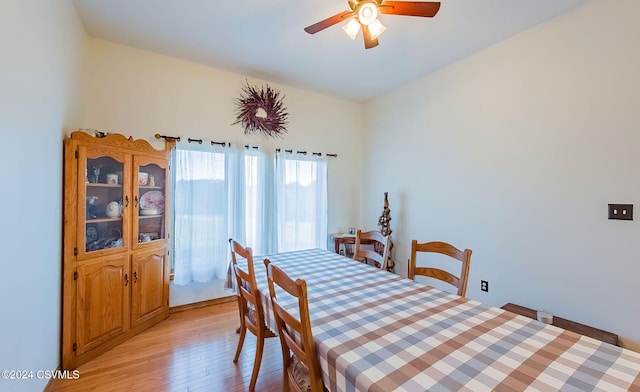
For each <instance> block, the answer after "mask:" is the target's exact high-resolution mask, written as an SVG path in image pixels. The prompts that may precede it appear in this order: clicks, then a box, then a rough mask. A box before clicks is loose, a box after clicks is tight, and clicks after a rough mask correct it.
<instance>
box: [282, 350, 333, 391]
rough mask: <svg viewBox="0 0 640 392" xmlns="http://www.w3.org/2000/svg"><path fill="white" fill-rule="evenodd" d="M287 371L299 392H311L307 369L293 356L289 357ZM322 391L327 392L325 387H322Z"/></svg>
mask: <svg viewBox="0 0 640 392" xmlns="http://www.w3.org/2000/svg"><path fill="white" fill-rule="evenodd" d="M289 371H290V373H291V375H292V376H293V379H294V380H295V381H296V384H297V385H298V387H299V388H300V389H301V390H303V391H307V392H311V378H310V377H309V368H307V365H305V364H304V363H302V362H300V361H299V360H298V358H296V356H295V355H292V356H291V364H290V365H289ZM323 389H324V390H325V391H328V389H327V388H326V387H325V386H323Z"/></svg>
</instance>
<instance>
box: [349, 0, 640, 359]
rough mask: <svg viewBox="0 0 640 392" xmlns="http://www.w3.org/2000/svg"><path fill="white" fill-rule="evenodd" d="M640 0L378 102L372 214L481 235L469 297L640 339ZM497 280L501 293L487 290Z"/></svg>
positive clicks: (369, 190) (403, 255) (634, 342)
mask: <svg viewBox="0 0 640 392" xmlns="http://www.w3.org/2000/svg"><path fill="white" fill-rule="evenodd" d="M638 14H640V2H638V1H636V0H618V1H605V0H594V1H591V2H589V3H586V4H585V5H583V6H580V7H578V8H576V9H575V10H573V11H571V12H569V13H568V14H565V15H563V16H560V17H558V18H556V19H553V20H551V21H549V22H547V23H545V24H542V25H540V26H538V27H535V28H532V29H530V30H528V31H525V32H523V33H521V34H519V35H517V36H514V37H512V38H510V39H508V40H506V41H503V42H502V43H500V44H498V45H495V46H494V47H492V48H489V49H487V50H485V51H482V52H480V53H478V54H476V55H474V56H472V57H469V58H467V59H465V60H462V61H460V62H459V63H457V64H454V65H451V66H449V67H447V68H445V69H443V70H441V71H439V72H437V73H435V74H432V75H430V76H428V77H425V78H423V79H421V80H419V81H416V82H414V83H411V84H410V85H407V86H405V87H403V88H401V89H399V90H397V91H395V92H393V93H391V94H388V95H386V96H383V97H381V98H379V99H376V100H374V101H372V102H370V103H369V104H368V105H367V108H366V113H367V115H368V116H370V121H369V122H368V123H366V124H365V129H367V131H370V135H369V137H368V140H371V142H370V145H369V146H368V148H367V150H366V151H367V152H368V155H367V156H366V157H365V163H366V164H368V165H370V167H371V170H369V171H367V178H366V179H365V181H364V183H365V186H364V189H365V190H366V192H365V193H364V194H363V203H364V207H363V210H362V211H363V215H362V216H363V219H364V220H365V223H367V222H368V223H371V224H373V223H374V219H376V218H377V216H378V215H379V213H380V212H379V210H380V200H379V199H380V196H379V195H380V194H381V193H382V192H383V191H389V196H390V204H391V206H390V207H391V212H392V217H393V219H394V220H392V223H393V224H394V225H393V228H394V230H395V231H394V235H395V241H394V242H395V244H396V248H395V249H396V253H395V257H396V259H397V260H398V261H399V262H400V263H401V265H400V266H399V268H398V269H397V270H398V271H400V272H403V273H404V274H405V275H406V260H407V259H408V257H409V253H410V241H411V240H412V239H418V240H419V241H430V240H444V241H448V242H451V243H453V244H455V245H457V246H458V247H461V248H465V247H468V248H471V249H472V250H473V256H472V262H471V273H470V283H469V288H468V292H467V294H468V296H469V297H471V298H474V299H478V300H480V301H483V302H486V303H489V304H492V305H496V306H501V305H503V304H504V303H506V302H515V303H519V304H522V305H525V306H528V307H531V308H547V309H549V310H551V311H552V312H554V313H556V314H558V315H562V316H564V317H565V318H569V319H573V320H576V321H579V322H583V323H586V324H590V325H593V326H596V327H600V328H603V329H606V330H610V331H613V332H616V333H618V334H619V335H620V336H621V337H622V338H623V340H624V342H625V345H626V346H628V347H630V348H635V349H639V348H640V331H639V330H638V328H637V326H638V325H640V312H638V311H637V310H638V305H637V301H638V298H640V285H638V276H639V275H640V261H639V260H638V257H637V255H638V253H639V251H640V241H639V240H638V238H640V226H639V225H638V220H640V216H638V213H639V212H638V211H636V215H637V216H636V220H635V221H633V222H626V221H611V220H607V203H633V204H635V205H636V207H638V205H639V204H640V181H638V174H637V173H638V170H640V154H638V145H639V143H640V132H639V128H640V116H638V108H637V106H638V102H639V101H640V100H639V97H640V72H638V70H640V45H638V37H639V36H640V25H639V24H638V23H637V20H636V19H637V15H638ZM480 280H488V281H489V285H490V290H489V293H483V292H481V291H480Z"/></svg>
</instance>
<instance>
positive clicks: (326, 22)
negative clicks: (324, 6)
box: [304, 11, 355, 34]
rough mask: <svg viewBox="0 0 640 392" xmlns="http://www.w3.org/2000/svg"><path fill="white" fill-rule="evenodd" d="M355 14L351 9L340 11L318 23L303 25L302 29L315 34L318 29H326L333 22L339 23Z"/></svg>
mask: <svg viewBox="0 0 640 392" xmlns="http://www.w3.org/2000/svg"><path fill="white" fill-rule="evenodd" d="M353 15H355V13H354V12H353V11H342V12H341V13H339V14H335V15H333V16H331V17H329V18H327V19H325V20H321V21H320V22H318V23H315V24H312V25H311V26H308V27H305V28H304V31H306V32H307V33H309V34H315V33H317V32H318V31H322V30H324V29H326V28H327V27H331V26H333V25H334V24H337V23H340V22H342V21H343V20H345V19H347V18H350V17H351V16H353Z"/></svg>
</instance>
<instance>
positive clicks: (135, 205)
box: [133, 195, 138, 208]
mask: <svg viewBox="0 0 640 392" xmlns="http://www.w3.org/2000/svg"><path fill="white" fill-rule="evenodd" d="M133 201H134V207H136V208H137V207H138V195H135V196H134V197H133Z"/></svg>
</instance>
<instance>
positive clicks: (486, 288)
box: [480, 280, 489, 292]
mask: <svg viewBox="0 0 640 392" xmlns="http://www.w3.org/2000/svg"><path fill="white" fill-rule="evenodd" d="M480 290H482V291H486V292H489V282H487V281H486V280H481V281H480Z"/></svg>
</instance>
